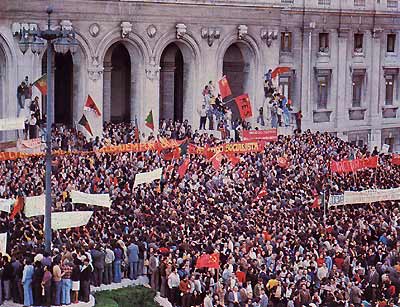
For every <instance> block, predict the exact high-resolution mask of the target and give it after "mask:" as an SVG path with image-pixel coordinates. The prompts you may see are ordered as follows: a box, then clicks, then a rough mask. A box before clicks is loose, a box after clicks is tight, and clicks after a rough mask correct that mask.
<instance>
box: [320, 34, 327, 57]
mask: <svg viewBox="0 0 400 307" xmlns="http://www.w3.org/2000/svg"><path fill="white" fill-rule="evenodd" d="M319 52H324V53H328V52H329V33H319Z"/></svg>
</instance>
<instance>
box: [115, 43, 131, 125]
mask: <svg viewBox="0 0 400 307" xmlns="http://www.w3.org/2000/svg"><path fill="white" fill-rule="evenodd" d="M111 66H112V70H111V118H110V119H111V121H112V122H127V121H129V120H130V118H131V114H130V113H131V112H130V83H131V60H130V57H129V52H128V50H126V48H125V46H124V45H122V44H117V46H115V48H114V50H113V52H112V56H111Z"/></svg>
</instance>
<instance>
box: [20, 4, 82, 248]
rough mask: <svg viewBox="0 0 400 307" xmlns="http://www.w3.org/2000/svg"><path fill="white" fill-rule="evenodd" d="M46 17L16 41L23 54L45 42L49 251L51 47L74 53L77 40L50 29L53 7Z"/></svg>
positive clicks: (40, 48) (47, 245)
mask: <svg viewBox="0 0 400 307" xmlns="http://www.w3.org/2000/svg"><path fill="white" fill-rule="evenodd" d="M46 13H47V15H48V17H47V29H45V30H43V31H40V30H38V31H32V30H26V29H23V30H22V32H21V38H20V41H19V43H18V45H19V48H20V50H21V52H22V53H23V54H25V53H26V52H27V51H28V49H29V47H31V51H32V53H34V54H40V53H41V52H42V51H43V49H44V45H45V41H46V42H47V48H46V49H47V108H46V157H45V161H46V176H45V189H46V210H45V215H44V232H45V249H46V251H47V252H50V249H51V235H52V233H51V207H52V199H51V162H52V153H51V149H52V148H51V130H52V129H51V128H52V126H53V95H54V93H53V84H52V82H51V80H52V70H51V64H52V58H53V47H54V51H55V52H56V53H62V54H66V53H67V52H68V51H70V52H71V53H75V52H76V51H77V49H78V41H77V40H76V38H75V32H74V31H73V30H66V29H56V30H53V29H51V27H50V26H51V19H50V15H51V14H52V13H53V9H52V8H51V7H48V8H47V10H46ZM30 37H32V40H30Z"/></svg>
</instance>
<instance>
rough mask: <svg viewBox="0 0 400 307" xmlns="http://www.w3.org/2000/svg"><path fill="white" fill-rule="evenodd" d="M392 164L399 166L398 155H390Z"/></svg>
mask: <svg viewBox="0 0 400 307" xmlns="http://www.w3.org/2000/svg"><path fill="white" fill-rule="evenodd" d="M392 164H394V165H400V155H395V154H392Z"/></svg>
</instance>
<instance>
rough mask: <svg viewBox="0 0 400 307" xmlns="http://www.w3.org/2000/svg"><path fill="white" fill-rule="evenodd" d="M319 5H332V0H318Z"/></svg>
mask: <svg viewBox="0 0 400 307" xmlns="http://www.w3.org/2000/svg"><path fill="white" fill-rule="evenodd" d="M318 5H331V0H318Z"/></svg>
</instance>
